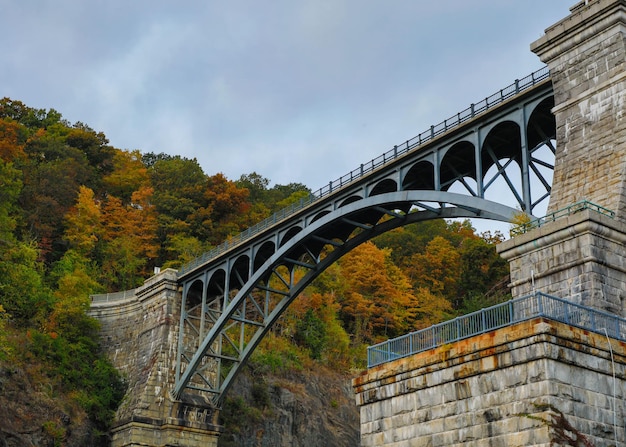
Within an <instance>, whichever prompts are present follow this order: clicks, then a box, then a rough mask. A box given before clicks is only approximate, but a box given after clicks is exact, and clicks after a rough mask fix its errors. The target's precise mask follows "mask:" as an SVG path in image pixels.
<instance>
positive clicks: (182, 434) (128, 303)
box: [90, 269, 221, 447]
mask: <svg viewBox="0 0 626 447" xmlns="http://www.w3.org/2000/svg"><path fill="white" fill-rule="evenodd" d="M181 301H182V300H181V296H180V291H179V286H178V283H177V275H176V271H175V270H171V269H168V270H165V271H163V272H162V273H160V274H159V275H156V276H154V277H152V278H150V279H148V280H147V281H146V282H145V284H144V285H143V286H142V287H140V288H138V289H136V290H135V293H134V294H131V295H130V296H126V297H124V298H123V299H118V300H114V301H98V300H94V302H92V306H91V309H90V314H91V315H92V316H93V317H95V318H97V319H98V320H99V321H100V324H101V340H102V346H103V348H104V350H105V351H106V352H107V353H108V356H109V358H110V359H111V360H112V362H113V364H114V365H115V367H116V368H117V369H118V370H119V371H120V372H121V373H122V374H123V375H124V377H126V379H127V381H128V391H127V393H126V396H125V398H124V401H123V402H122V404H121V405H120V407H119V409H118V411H117V414H116V423H115V425H114V427H113V430H112V438H113V442H112V447H127V446H154V447H158V446H179V447H184V446H186V447H199V446H203V447H205V446H206V447H210V446H216V445H217V439H218V436H219V433H220V432H221V428H220V427H219V426H218V425H217V412H216V411H214V410H212V409H211V408H210V407H209V406H208V405H207V406H202V405H198V404H197V403H196V404H193V405H191V404H189V403H185V402H178V401H174V400H172V399H171V397H170V394H169V393H170V390H171V389H172V387H173V384H174V381H175V367H176V352H177V340H178V336H177V335H178V327H179V318H180V308H179V306H180V303H181Z"/></svg>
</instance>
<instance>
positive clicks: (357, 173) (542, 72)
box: [178, 67, 550, 275]
mask: <svg viewBox="0 0 626 447" xmlns="http://www.w3.org/2000/svg"><path fill="white" fill-rule="evenodd" d="M549 77H550V71H549V69H548V67H543V68H541V69H539V70H537V71H535V72H533V73H531V74H529V75H528V76H526V77H524V78H522V79H516V80H515V82H514V83H513V84H511V85H509V86H507V87H505V88H503V89H501V90H500V91H498V92H496V93H494V94H493V95H491V96H488V97H487V98H485V99H483V100H482V101H479V102H477V103H475V104H472V105H470V106H469V107H468V108H467V109H465V110H463V111H461V112H459V113H457V114H456V115H454V116H451V117H450V118H448V119H446V120H443V121H442V122H441V123H439V124H436V125H433V126H430V128H428V129H426V130H425V131H424V132H421V133H419V134H417V135H416V136H415V137H413V138H411V139H409V140H406V141H404V142H402V143H400V144H397V145H395V146H394V147H393V148H392V149H391V150H389V151H387V152H385V153H384V154H382V155H380V156H378V157H376V158H374V159H372V160H370V161H369V162H368V163H363V164H361V165H360V166H359V167H358V168H356V169H353V170H352V171H350V172H349V173H347V174H346V175H342V176H341V177H339V178H338V179H337V180H333V181H330V182H328V184H327V185H325V186H323V187H322V188H320V189H318V190H317V191H315V192H313V193H312V194H311V195H309V196H308V197H307V198H305V199H301V200H300V201H299V202H296V203H293V204H292V205H290V206H288V207H287V208H284V209H282V210H280V211H278V212H277V213H275V214H274V215H272V216H270V217H268V218H267V219H265V220H263V221H262V222H259V223H258V224H256V225H253V226H251V227H250V228H248V229H247V230H245V231H244V232H242V233H240V234H238V235H236V236H233V237H231V238H229V239H228V240H227V241H225V242H223V243H222V244H220V245H218V246H217V247H215V248H214V249H212V250H210V251H208V252H206V253H204V254H203V255H202V256H200V257H198V258H196V259H194V260H193V261H191V262H189V263H188V264H186V265H184V266H182V267H181V268H180V270H179V271H178V274H179V275H182V274H184V273H185V272H188V271H190V270H193V269H194V268H196V267H197V266H199V265H202V264H204V263H205V262H207V261H209V260H211V259H213V258H215V257H217V256H219V255H220V254H221V253H224V252H225V251H227V250H229V249H231V248H232V247H235V246H237V245H239V244H240V243H242V242H244V241H245V240H247V239H250V238H251V237H252V236H254V235H256V234H258V233H260V232H262V231H263V230H265V229H267V228H269V227H271V226H272V225H274V224H275V223H277V222H280V221H282V220H284V219H286V218H287V217H289V216H292V215H294V214H295V213H297V212H298V211H300V210H301V209H303V208H305V207H306V206H308V205H310V204H311V203H313V202H315V201H316V200H318V199H321V198H322V197H325V196H328V195H330V194H332V193H333V192H335V191H337V190H338V189H340V188H343V187H344V186H346V185H349V184H350V183H352V182H353V181H355V180H358V179H359V178H361V177H363V176H364V175H366V174H369V173H370V172H372V171H374V170H376V169H378V168H379V167H381V166H383V165H385V164H387V163H389V162H390V161H393V160H395V159H396V158H398V157H400V156H402V155H404V154H406V153H407V152H410V151H412V150H414V149H416V148H418V147H420V146H421V145H423V144H425V143H428V142H429V141H431V140H434V139H435V138H436V137H438V136H440V135H443V134H445V133H446V132H448V131H450V130H452V129H454V128H456V127H458V126H460V125H461V124H463V123H465V122H466V121H469V120H471V119H473V118H475V117H477V116H478V115H480V114H482V113H485V112H487V111H489V110H490V109H492V108H494V107H495V106H497V105H499V104H501V103H503V102H504V101H506V100H508V99H510V98H513V97H514V96H516V95H518V94H519V93H522V92H523V91H525V90H528V89H530V88H532V87H534V86H535V85H537V84H539V83H540V82H543V81H544V80H546V79H548V78H549Z"/></svg>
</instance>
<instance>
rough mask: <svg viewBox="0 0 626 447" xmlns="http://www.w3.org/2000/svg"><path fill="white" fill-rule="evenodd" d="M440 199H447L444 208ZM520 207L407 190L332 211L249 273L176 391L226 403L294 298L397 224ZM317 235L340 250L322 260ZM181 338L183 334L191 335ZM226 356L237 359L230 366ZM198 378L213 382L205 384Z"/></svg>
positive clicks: (491, 214) (496, 215) (500, 215)
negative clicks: (235, 332)
mask: <svg viewBox="0 0 626 447" xmlns="http://www.w3.org/2000/svg"><path fill="white" fill-rule="evenodd" d="M426 203H429V204H432V206H430V205H426ZM434 204H439V208H437V207H436V205H434ZM411 207H414V208H416V209H415V210H414V211H413V212H409V213H406V214H404V213H402V212H399V211H397V210H398V209H410V208H411ZM516 212H517V210H516V209H515V208H512V207H509V206H506V205H502V204H499V203H496V202H492V201H489V200H485V199H482V198H479V197H475V196H466V195H462V194H457V193H449V192H444V191H426V190H420V191H416V190H411V191H407V190H405V191H399V192H390V193H385V194H379V195H376V196H372V197H369V198H366V199H362V200H358V201H355V202H352V203H350V204H348V205H346V206H344V207H342V208H339V209H336V210H334V211H332V212H330V213H328V214H326V215H325V216H323V217H322V218H320V219H319V220H317V221H315V222H314V223H312V224H310V225H309V226H307V227H305V228H304V229H303V230H301V231H300V232H298V233H297V234H296V235H295V236H294V237H293V238H291V239H290V240H289V241H288V242H287V243H286V244H285V245H283V246H282V247H280V248H279V249H278V250H277V251H276V252H275V253H274V254H273V255H272V256H270V257H269V258H268V259H267V260H266V262H265V263H264V264H263V265H262V266H260V267H259V268H258V269H257V270H256V271H255V272H253V274H252V275H251V277H250V278H249V279H248V280H247V281H245V282H243V279H241V280H242V284H241V288H240V289H239V291H238V292H237V294H236V296H235V297H234V298H233V299H232V300H230V302H229V303H228V305H227V307H226V308H225V309H224V311H223V312H222V314H221V315H220V316H219V318H218V319H217V320H216V321H215V322H214V324H213V326H212V327H211V328H210V330H209V331H208V333H207V334H206V336H205V337H204V339H203V340H201V342H200V343H199V346H198V349H197V350H196V352H195V353H194V355H193V356H192V357H191V359H189V362H188V364H187V365H186V368H185V369H184V371H182V372H180V373H179V374H177V380H176V384H175V387H174V390H173V394H174V397H175V398H181V396H182V394H183V392H184V389H185V388H190V389H195V390H200V391H204V392H208V393H210V395H211V398H210V399H211V401H212V402H213V404H214V405H215V406H219V404H220V402H221V398H222V396H223V394H224V393H225V392H226V391H227V390H228V388H229V387H230V385H231V384H232V381H233V379H234V378H235V376H236V375H237V373H238V372H239V371H240V369H241V367H242V366H243V365H244V364H245V362H246V361H247V359H248V357H249V356H250V354H251V353H252V351H253V350H254V349H255V348H256V346H257V345H258V343H259V342H260V341H261V340H262V338H263V337H264V336H265V334H266V333H267V331H268V330H269V329H270V327H271V326H272V325H273V324H274V323H275V322H276V320H277V319H278V317H280V315H281V314H282V313H283V312H284V310H285V309H286V308H287V307H288V306H289V304H291V302H292V301H293V300H294V299H295V298H296V297H297V296H298V295H299V294H300V293H301V292H302V290H304V288H305V287H306V286H307V285H309V284H310V283H311V282H312V281H313V280H314V279H315V278H316V277H317V276H318V275H319V274H320V273H321V272H323V271H324V270H326V268H327V267H328V266H330V265H331V264H332V263H333V262H335V261H336V260H337V259H339V258H340V257H341V256H343V255H345V254H346V253H347V252H349V251H350V250H352V249H354V248H355V247H356V246H358V245H360V244H362V243H363V242H365V241H367V240H369V239H371V238H373V237H375V236H377V235H379V234H382V233H384V232H387V231H389V230H392V229H394V228H397V227H400V226H404V225H407V224H409V223H413V222H418V221H422V220H429V219H436V218H476V217H480V218H485V219H492V220H498V221H510V220H511V218H512V217H513V216H514V214H515V213H516ZM369 213H375V214H376V215H378V216H387V217H388V218H387V219H380V217H379V218H377V219H376V222H375V223H371V222H361V221H360V220H359V219H360V217H362V216H366V215H367V216H369ZM345 225H350V226H351V228H352V236H349V237H348V238H347V239H346V240H344V241H343V243H339V242H338V241H337V240H336V239H334V238H333V237H332V233H333V231H339V230H338V229H337V227H338V226H345ZM344 230H345V229H344ZM354 230H357V231H354ZM329 234H330V235H331V236H330V237H329ZM313 241H315V242H317V243H318V244H319V243H320V242H321V243H322V244H324V245H325V246H329V247H330V248H331V249H332V250H331V251H329V252H328V254H326V256H325V257H324V258H322V259H319V256H315V253H313V252H312V251H311V249H310V248H309V247H308V245H307V243H309V242H313ZM298 254H303V255H305V256H307V258H306V260H305V261H303V260H301V259H297V255H298ZM295 265H297V266H300V267H302V268H304V269H306V270H307V272H306V273H305V274H304V276H303V277H302V278H299V279H297V280H296V279H295V278H294V274H293V268H294V266H295ZM281 266H288V268H289V270H290V273H289V278H285V277H283V275H282V274H281V273H280V272H278V271H277V269H278V268H279V267H281ZM272 275H275V276H277V277H278V278H279V281H280V282H282V284H283V285H284V286H285V288H286V290H278V289H276V290H274V288H272V287H270V284H269V279H268V278H269V277H270V276H272ZM256 292H259V294H260V293H263V294H265V295H266V298H265V306H263V305H260V304H259V303H258V301H257V298H256V297H255V295H256ZM272 293H274V294H276V295H278V297H279V299H278V300H277V302H276V303H275V304H274V306H273V307H270V305H269V297H268V296H269V294H272ZM246 303H249V304H251V308H252V309H253V311H255V312H256V315H257V317H256V319H255V317H248V315H247V314H246V312H250V307H248V308H246ZM237 324H238V325H242V326H241V330H240V340H239V342H237V340H234V339H233V337H231V336H230V335H229V334H228V333H227V331H228V330H229V329H231V328H232V327H234V326H235V325H237ZM243 325H247V326H245V327H244V326H243ZM250 328H252V329H250ZM246 330H248V331H249V332H252V335H251V336H249V335H250V334H248V336H249V339H248V340H245V338H246V337H245V336H244V335H245V332H246ZM180 336H181V337H182V336H183V334H180ZM224 340H225V341H226V342H227V343H228V345H227V347H229V348H230V349H231V350H232V351H234V354H233V355H226V354H224V353H223V347H224V346H223V345H222V341H224ZM224 362H230V365H226V364H224ZM209 365H212V366H213V368H212V370H211V374H212V375H213V377H211V376H210V374H208V373H205V372H204V371H205V370H208V366H209ZM228 366H230V367H228ZM181 369H182V365H177V372H178V371H181ZM223 373H225V375H224V377H222V374H223ZM196 375H197V376H199V377H198V378H197V379H195V380H194V381H193V383H192V378H193V377H194V376H196ZM198 383H202V384H205V385H206V386H199V385H198Z"/></svg>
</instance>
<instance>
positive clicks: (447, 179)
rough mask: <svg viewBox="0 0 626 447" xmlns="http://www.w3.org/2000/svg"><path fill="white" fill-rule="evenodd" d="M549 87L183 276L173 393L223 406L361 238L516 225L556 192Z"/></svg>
mask: <svg viewBox="0 0 626 447" xmlns="http://www.w3.org/2000/svg"><path fill="white" fill-rule="evenodd" d="M553 104H554V100H553V95H552V92H551V90H550V89H545V88H544V89H543V90H541V91H538V92H536V94H535V95H534V96H533V95H530V96H526V97H525V98H523V101H521V100H520V103H519V104H512V105H510V106H509V108H507V109H504V110H501V111H500V113H499V114H491V115H489V114H487V115H486V116H485V117H484V119H483V120H480V121H475V122H473V123H470V124H469V125H468V126H467V127H466V128H460V129H455V130H454V132H451V133H450V135H449V137H447V138H442V139H441V138H440V139H439V140H437V141H434V142H433V144H429V145H426V146H425V147H423V148H420V149H419V151H416V152H414V153H410V152H409V153H408V154H407V155H405V156H403V157H399V158H398V159H397V160H394V161H392V162H390V163H388V164H386V165H385V166H383V167H382V168H380V169H378V170H376V171H374V172H372V174H371V175H369V176H367V177H364V178H362V179H360V180H359V181H357V182H354V183H352V184H350V185H348V186H347V187H346V188H343V189H339V190H338V191H336V192H335V193H334V194H333V195H332V196H330V197H327V198H325V199H324V200H318V201H317V202H314V203H313V204H312V205H310V206H308V207H307V208H305V209H303V210H302V212H301V213H299V214H296V215H294V216H292V217H291V218H290V219H287V220H285V221H284V222H281V223H280V224H277V225H276V226H275V227H273V228H270V229H268V231H266V232H265V233H263V234H261V235H259V236H258V237H255V238H253V239H251V240H250V241H249V242H248V243H246V244H242V245H241V246H239V247H235V249H233V250H232V251H231V252H229V253H226V254H224V255H223V256H221V257H219V258H217V259H215V260H213V261H211V262H208V263H207V264H206V265H203V266H201V267H199V268H195V270H193V271H191V272H186V273H185V275H184V277H182V278H181V283H182V285H183V303H182V306H181V320H180V327H179V349H178V358H177V370H176V384H175V388H174V391H173V395H174V397H175V398H179V399H180V398H183V394H184V392H185V390H186V389H190V390H194V394H196V395H197V394H198V393H199V394H200V395H201V396H202V397H203V399H204V400H206V401H208V402H210V403H211V405H214V406H219V405H220V402H221V399H222V397H223V395H224V393H225V392H226V391H227V390H228V388H229V387H230V386H231V384H232V382H233V380H234V378H235V377H236V375H237V373H238V372H239V370H240V368H241V366H242V365H243V364H244V363H245V362H246V360H247V359H248V357H249V356H250V354H251V353H252V352H253V350H254V349H255V348H256V346H257V345H258V343H259V342H260V341H261V340H262V338H263V336H264V335H265V334H266V333H267V331H268V330H269V329H270V328H271V326H272V325H273V324H274V323H275V322H276V321H277V319H278V318H279V317H280V315H281V314H282V313H283V312H284V310H286V308H287V307H288V306H289V305H290V304H291V302H292V301H293V300H294V299H295V298H296V297H297V296H298V294H300V292H302V290H303V289H304V288H305V287H306V286H307V285H309V284H310V283H311V282H312V281H313V280H314V279H315V278H316V277H317V276H319V275H320V274H321V273H322V272H323V271H324V270H325V269H326V268H328V266H330V265H331V264H332V263H333V262H335V261H336V260H337V259H339V258H340V257H341V256H343V255H344V254H346V253H347V252H349V251H350V250H352V249H353V248H354V247H356V246H358V245H359V244H362V243H363V242H365V241H367V240H369V239H371V238H373V237H375V236H377V235H379V234H382V233H384V232H386V231H389V230H392V229H394V228H398V227H400V226H404V225H407V224H410V223H414V222H418V221H423V220H429V219H440V218H481V219H491V220H497V221H503V222H510V221H511V218H512V217H513V216H514V215H515V214H516V213H519V212H520V210H524V211H527V212H528V213H529V214H531V212H532V210H533V209H535V207H537V206H538V205H539V204H541V203H545V201H547V198H548V197H549V194H550V189H551V181H552V176H551V173H552V170H553V166H554V156H555V150H556V148H555V142H554V141H555V134H556V125H555V122H554V117H553V115H552V113H551V111H550V110H551V108H552V107H553Z"/></svg>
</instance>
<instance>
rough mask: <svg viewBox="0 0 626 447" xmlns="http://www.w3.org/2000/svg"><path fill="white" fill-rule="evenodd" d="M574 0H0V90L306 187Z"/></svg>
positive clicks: (473, 82) (526, 68) (423, 116)
mask: <svg viewBox="0 0 626 447" xmlns="http://www.w3.org/2000/svg"><path fill="white" fill-rule="evenodd" d="M574 3H575V0H472V1H467V0H440V1H436V2H435V1H425V0H385V1H383V0H272V1H269V0H266V1H261V0H221V1H218V0H177V1H176V2H174V1H161V0H123V1H122V0H89V1H85V0H55V1H50V0H0V37H1V38H2V41H3V42H4V45H3V47H4V48H3V50H2V51H0V97H9V98H11V99H13V100H19V101H22V102H24V103H25V104H26V105H27V106H30V107H35V108H45V109H50V108H52V109H55V110H57V111H58V112H60V113H61V114H62V115H63V117H64V118H65V119H66V120H68V121H69V122H71V123H74V122H76V121H81V122H83V123H85V124H87V125H88V126H90V127H91V128H93V129H94V130H96V131H98V132H104V133H105V135H106V136H107V138H108V139H109V141H110V144H111V145H112V146H115V147H117V148H120V149H127V150H134V149H139V150H141V151H142V152H155V153H160V152H165V153H167V154H170V155H180V156H183V157H187V158H196V159H197V160H198V162H199V163H200V165H201V166H202V168H203V170H204V171H205V173H206V174H208V175H213V174H216V173H218V172H221V173H223V174H225V175H226V177H228V178H229V179H231V180H237V179H238V178H239V177H240V176H241V175H242V174H249V173H252V172H257V173H258V174H261V175H262V176H264V177H266V178H268V179H269V180H270V181H271V183H270V184H276V183H278V184H288V183H292V182H294V183H303V184H305V185H307V186H308V187H310V188H311V189H313V190H316V189H318V188H320V187H321V186H323V185H326V184H328V182H329V181H330V180H334V179H336V178H338V177H340V176H341V175H343V174H346V173H347V172H349V171H351V170H352V169H354V168H356V167H357V166H359V165H360V164H361V163H365V162H367V161H369V160H371V159H372V158H374V157H376V156H378V155H380V154H382V153H383V152H386V151H387V150H389V149H391V148H392V147H393V145H394V144H399V143H401V142H403V141H406V140H407V139H409V138H411V137H413V136H415V135H417V134H418V133H420V132H422V131H424V130H426V129H427V128H429V127H430V125H431V124H437V123H439V122H441V121H443V120H444V119H446V118H448V117H450V116H452V115H454V114H456V113H457V112H459V111H461V110H463V109H465V108H467V107H468V106H469V105H470V104H471V103H474V102H478V101H480V100H481V99H483V98H484V97H486V96H489V95H491V94H492V93H494V92H496V91H498V90H499V89H501V88H503V87H505V86H507V85H509V84H511V83H513V82H514V80H515V79H516V78H522V77H524V76H526V75H528V74H530V73H531V72H533V71H535V70H537V69H539V68H541V67H542V66H543V64H542V63H541V61H540V60H539V59H538V57H537V56H536V55H534V54H533V53H532V52H531V51H530V49H529V47H530V44H531V43H532V42H533V41H535V40H537V39H539V38H540V37H541V36H542V35H543V32H544V30H545V28H547V27H548V26H550V25H552V24H554V23H556V22H557V21H558V20H560V19H562V18H564V17H566V16H567V15H568V12H569V7H571V6H573V4H574Z"/></svg>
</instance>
